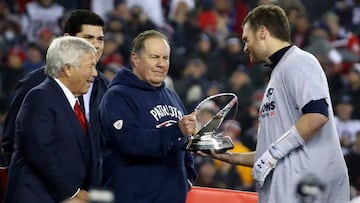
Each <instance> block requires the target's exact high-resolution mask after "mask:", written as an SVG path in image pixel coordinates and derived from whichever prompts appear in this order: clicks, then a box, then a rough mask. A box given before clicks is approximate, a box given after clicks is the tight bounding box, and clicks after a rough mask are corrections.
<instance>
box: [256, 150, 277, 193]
mask: <svg viewBox="0 0 360 203" xmlns="http://www.w3.org/2000/svg"><path fill="white" fill-rule="evenodd" d="M277 162H278V160H277V159H275V158H274V157H273V156H272V155H271V153H270V151H269V149H268V150H266V151H265V153H264V154H263V155H261V157H260V158H259V159H258V160H257V161H256V163H255V164H254V167H253V170H252V175H253V177H254V179H255V180H257V183H258V185H259V186H260V187H262V186H263V185H264V182H265V179H266V177H267V176H268V175H269V173H270V172H271V171H272V170H273V169H274V168H275V166H276V164H277Z"/></svg>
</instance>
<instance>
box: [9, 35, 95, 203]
mask: <svg viewBox="0 0 360 203" xmlns="http://www.w3.org/2000/svg"><path fill="white" fill-rule="evenodd" d="M96 54H97V51H96V49H95V47H94V46H93V45H92V44H91V43H89V42H88V41H86V40H84V39H81V38H79V37H71V36H67V37H60V38H57V39H55V40H54V41H53V42H52V43H51V45H50V47H49V49H48V51H47V55H46V67H45V74H46V75H47V78H46V79H45V81H44V82H42V83H41V84H40V85H38V86H36V87H35V88H33V89H32V90H30V92H29V93H28V94H27V95H26V97H25V99H24V101H23V103H22V105H21V107H20V110H19V113H18V116H17V119H16V131H15V132H16V134H15V145H14V146H15V147H14V155H13V157H12V162H11V165H10V169H9V175H8V184H7V189H6V193H5V202H8V203H10V202H19V203H20V202H24V203H25V202H26V203H32V202H33V203H35V202H36V203H37V202H46V203H51V202H54V203H55V202H62V201H65V200H67V199H78V200H79V201H80V202H81V201H82V202H87V200H88V193H87V191H86V190H87V189H88V188H89V187H90V184H91V177H94V174H93V173H96V171H95V169H94V165H93V164H92V163H93V162H94V159H96V157H95V156H94V140H93V139H94V138H93V137H92V136H90V132H89V130H90V129H89V128H88V124H87V123H86V120H85V117H84V115H83V114H82V112H81V110H80V111H79V113H80V114H82V118H78V115H77V112H76V111H77V109H76V107H75V106H76V103H78V100H77V97H79V96H80V95H83V94H85V93H87V92H88V90H89V87H90V85H91V83H92V82H93V81H94V79H95V77H96V76H97V74H98V73H97V71H96V68H95V65H96Z"/></svg>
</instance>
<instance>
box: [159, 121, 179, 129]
mask: <svg viewBox="0 0 360 203" xmlns="http://www.w3.org/2000/svg"><path fill="white" fill-rule="evenodd" d="M175 123H177V121H175V120H168V121H165V122H162V123H160V124H158V125H156V128H163V127H169V126H172V125H174V124H175Z"/></svg>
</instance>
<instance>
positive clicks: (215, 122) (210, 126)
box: [194, 93, 238, 137]
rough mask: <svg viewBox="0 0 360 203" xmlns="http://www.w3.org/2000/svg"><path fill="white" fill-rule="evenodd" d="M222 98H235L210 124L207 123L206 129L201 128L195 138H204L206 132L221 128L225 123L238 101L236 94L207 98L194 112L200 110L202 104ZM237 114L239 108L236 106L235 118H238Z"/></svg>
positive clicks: (222, 94)
mask: <svg viewBox="0 0 360 203" xmlns="http://www.w3.org/2000/svg"><path fill="white" fill-rule="evenodd" d="M221 96H233V98H232V99H231V101H230V102H229V103H228V104H226V106H224V108H222V109H221V110H220V111H219V112H218V113H217V114H216V115H215V116H213V117H212V118H211V119H210V120H209V121H208V122H206V123H205V125H204V127H203V128H201V130H200V131H199V132H198V133H197V134H196V135H195V136H194V137H198V136H202V135H204V133H206V132H209V131H214V130H216V129H217V128H219V127H220V125H221V123H222V122H223V121H224V119H225V116H226V115H227V114H228V113H229V112H230V110H231V108H232V107H233V106H234V105H235V104H236V103H237V101H238V98H237V96H236V95H235V94H234V93H220V94H216V95H212V96H209V97H207V98H205V99H204V100H202V101H201V102H200V103H199V104H198V105H197V106H196V108H195V110H194V111H197V110H198V109H199V108H200V106H201V105H202V104H204V103H205V102H207V101H209V100H211V99H214V98H216V97H221ZM236 113H237V106H236V110H235V116H236ZM235 116H234V117H235Z"/></svg>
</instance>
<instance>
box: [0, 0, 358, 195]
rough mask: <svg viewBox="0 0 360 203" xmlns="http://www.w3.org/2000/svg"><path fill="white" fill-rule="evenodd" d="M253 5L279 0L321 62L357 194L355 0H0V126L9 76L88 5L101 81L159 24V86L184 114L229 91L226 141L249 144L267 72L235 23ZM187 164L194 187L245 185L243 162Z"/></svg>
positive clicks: (18, 73) (14, 77)
mask: <svg viewBox="0 0 360 203" xmlns="http://www.w3.org/2000/svg"><path fill="white" fill-rule="evenodd" d="M260 4H278V5H280V6H281V7H283V8H284V10H285V11H286V13H287V15H288V19H289V22H290V24H291V32H292V35H291V36H292V42H293V44H294V45H297V46H298V47H300V48H303V49H305V50H307V51H309V52H311V53H312V54H313V55H315V56H316V57H317V58H318V59H319V61H320V63H321V64H322V67H323V68H324V71H325V72H326V75H327V76H328V81H329V86H330V91H331V97H332V105H333V109H334V112H335V115H336V122H337V128H338V132H339V139H340V143H341V145H342V147H343V153H344V156H345V160H346V162H347V164H348V169H349V175H350V183H351V185H352V196H353V197H355V196H358V195H360V42H359V37H360V1H359V0H327V1H310V0H258V1H251V0H72V1H68V0H0V47H1V49H0V128H1V126H2V124H3V122H4V118H5V116H6V113H7V110H8V107H9V105H10V104H11V100H12V96H13V94H14V90H15V87H16V84H17V82H18V81H19V80H20V79H21V78H22V77H23V76H24V75H25V74H26V73H28V72H30V71H32V70H34V69H37V68H39V67H41V66H43V65H44V64H45V53H46V50H47V47H48V46H49V44H50V42H51V41H52V39H54V38H55V37H57V36H60V35H62V26H63V22H64V19H66V17H67V15H68V14H69V13H70V12H71V11H73V10H74V9H88V10H92V11H94V12H96V13H98V14H99V15H100V16H102V17H103V19H104V20H105V22H106V27H105V31H106V32H105V49H104V54H103V57H102V58H101V60H100V63H99V64H98V69H99V70H100V71H101V72H103V73H104V74H105V75H106V76H107V77H108V78H109V79H110V80H111V79H112V77H113V76H114V74H115V73H116V71H117V70H118V69H120V68H122V67H130V65H129V53H130V50H129V48H130V42H131V40H132V39H133V38H134V37H135V36H136V35H137V34H138V33H139V32H141V31H144V30H148V29H156V30H159V31H161V32H163V33H164V34H165V35H166V36H167V37H168V38H169V39H170V43H171V57H170V60H171V65H170V72H169V77H168V79H167V80H166V84H167V85H168V87H169V88H172V89H174V90H175V91H176V92H177V93H178V94H179V96H180V97H181V99H182V100H183V102H184V104H185V105H186V108H187V110H188V111H189V112H190V111H192V110H193V109H194V108H195V106H196V105H197V104H198V103H199V102H200V101H201V100H202V99H204V98H206V97H207V96H211V95H214V94H217V93H220V92H232V93H235V94H236V95H237V97H238V111H237V113H236V114H232V115H233V117H229V118H228V120H227V121H225V122H224V123H223V126H222V128H223V129H224V133H225V134H226V135H229V136H231V137H232V139H233V140H234V144H235V148H234V150H235V151H237V152H246V151H251V150H255V143H256V128H257V116H258V108H259V105H260V102H261V100H262V96H263V88H264V86H265V84H266V82H267V80H268V76H269V74H270V73H271V72H270V69H269V68H268V67H266V66H263V65H250V63H249V59H248V57H247V55H246V54H245V53H244V52H243V51H242V49H243V42H242V40H241V35H242V27H241V22H242V20H243V18H244V17H245V15H246V13H247V12H248V11H249V10H250V9H252V8H253V7H255V6H257V5H260ZM45 99H46V98H45ZM219 108H221V105H220V104H218V103H216V102H215V103H213V104H209V105H206V106H205V107H204V108H203V109H202V111H204V112H203V113H204V114H206V113H207V114H208V115H207V116H208V117H209V118H211V116H212V115H214V113H216V111H218V109H219ZM199 125H201V124H199ZM1 132H2V130H1V129H0V133H1ZM196 164H197V169H198V171H199V178H198V181H197V185H201V186H209V187H220V188H228V189H239V190H249V191H253V190H254V186H253V180H252V177H251V169H250V168H246V167H241V166H232V165H228V164H226V163H220V162H216V161H213V160H210V159H206V158H200V157H197V162H196Z"/></svg>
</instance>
